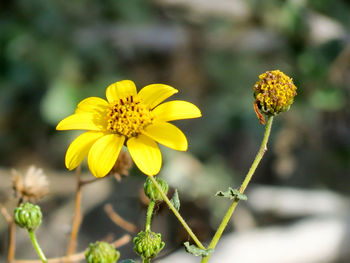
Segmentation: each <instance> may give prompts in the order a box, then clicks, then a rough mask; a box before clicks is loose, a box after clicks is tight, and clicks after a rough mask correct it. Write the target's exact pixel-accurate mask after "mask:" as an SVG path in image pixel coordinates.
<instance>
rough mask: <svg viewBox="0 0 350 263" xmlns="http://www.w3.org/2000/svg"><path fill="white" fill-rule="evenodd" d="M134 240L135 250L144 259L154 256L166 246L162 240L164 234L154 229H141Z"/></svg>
mask: <svg viewBox="0 0 350 263" xmlns="http://www.w3.org/2000/svg"><path fill="white" fill-rule="evenodd" d="M133 242H134V245H135V246H134V251H135V252H136V253H137V254H138V255H139V256H141V257H142V259H151V258H154V257H155V256H157V255H158V253H159V252H160V251H161V250H162V249H163V247H164V246H165V243H164V242H163V241H162V235H161V234H160V233H154V232H152V231H141V232H140V233H138V234H137V236H136V237H135V238H134V240H133Z"/></svg>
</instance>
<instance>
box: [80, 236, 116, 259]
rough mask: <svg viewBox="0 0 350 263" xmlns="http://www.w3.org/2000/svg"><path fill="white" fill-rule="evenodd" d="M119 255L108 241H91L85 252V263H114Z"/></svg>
mask: <svg viewBox="0 0 350 263" xmlns="http://www.w3.org/2000/svg"><path fill="white" fill-rule="evenodd" d="M119 257H120V253H119V251H117V250H115V248H114V246H112V245H111V244H109V243H106V242H101V241H97V242H95V243H94V244H93V243H91V244H90V247H89V248H88V250H87V251H86V253H85V260H86V262H87V263H115V262H117V261H118V259H119Z"/></svg>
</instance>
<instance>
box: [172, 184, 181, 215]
mask: <svg viewBox="0 0 350 263" xmlns="http://www.w3.org/2000/svg"><path fill="white" fill-rule="evenodd" d="M170 202H171V203H172V204H173V206H175V208H176V210H177V211H179V209H180V199H179V193H178V191H177V189H175V193H174V195H173V197H172V198H171V200H170Z"/></svg>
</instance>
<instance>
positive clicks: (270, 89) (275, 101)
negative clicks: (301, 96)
mask: <svg viewBox="0 0 350 263" xmlns="http://www.w3.org/2000/svg"><path fill="white" fill-rule="evenodd" d="M296 90H297V88H296V86H295V85H294V83H293V80H292V79H291V78H290V77H288V76H287V75H286V74H284V73H283V72H281V71H279V70H272V71H267V72H265V73H263V74H261V75H260V76H259V80H258V81H257V82H256V84H255V85H254V97H255V99H256V101H255V103H256V104H257V106H258V108H259V110H261V112H262V113H264V114H266V115H268V116H274V115H276V114H278V113H280V112H283V111H287V110H289V107H290V105H291V104H292V103H293V101H294V97H295V95H296V94H297V92H296Z"/></svg>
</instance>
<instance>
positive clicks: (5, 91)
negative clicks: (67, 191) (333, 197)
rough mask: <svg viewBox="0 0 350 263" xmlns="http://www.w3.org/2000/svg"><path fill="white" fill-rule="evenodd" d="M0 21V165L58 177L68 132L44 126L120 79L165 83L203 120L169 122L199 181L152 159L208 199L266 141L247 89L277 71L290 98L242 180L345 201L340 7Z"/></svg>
mask: <svg viewBox="0 0 350 263" xmlns="http://www.w3.org/2000/svg"><path fill="white" fill-rule="evenodd" d="M0 12H1V17H0V19H1V20H0V145H1V147H0V165H1V167H5V168H10V167H19V166H23V165H29V164H32V163H34V164H36V165H37V166H42V167H44V168H48V169H55V170H61V171H65V167H64V154H65V151H66V148H67V146H68V144H69V142H70V141H71V140H72V139H73V138H74V136H76V133H72V132H57V131H55V126H56V124H57V123H58V121H59V120H61V119H62V118H64V117H65V116H67V115H69V114H71V113H72V112H73V111H74V108H75V106H76V104H77V103H78V102H79V101H80V100H81V99H83V98H85V97H87V96H100V97H104V92H105V89H106V87H107V86H108V85H109V84H111V83H113V82H115V81H119V80H122V79H131V80H133V81H134V82H135V83H136V85H137V87H138V89H140V88H142V87H143V86H145V85H147V84H150V83H165V84H169V85H171V86H173V87H175V88H177V89H178V90H179V91H180V92H179V94H177V95H176V96H174V97H173V98H174V99H175V98H181V99H185V100H188V101H191V102H193V103H195V104H196V105H198V106H199V108H200V109H201V110H202V113H203V117H202V118H201V119H196V120H186V121H180V122H176V125H178V126H179V127H181V129H182V130H183V131H184V132H185V134H186V135H187V137H188V139H189V154H188V155H186V156H187V157H186V158H188V159H190V160H192V162H196V164H197V163H198V165H199V166H201V169H202V170H201V171H205V172H204V175H203V173H202V172H198V169H197V170H196V169H195V168H193V165H192V166H191V167H192V170H191V169H190V171H188V170H187V171H186V170H185V168H183V170H184V171H182V170H180V171H178V170H176V169H178V168H179V167H183V166H181V165H180V166H178V164H179V163H178V162H180V164H183V160H182V159H181V158H179V157H178V156H177V155H176V154H177V153H174V152H173V151H171V150H167V149H165V148H162V151H163V152H164V155H165V165H164V169H163V171H162V174H163V175H164V176H166V177H168V178H169V181H170V182H171V184H173V186H176V187H178V188H180V190H181V189H182V191H183V192H186V191H188V192H187V193H185V194H184V195H185V196H186V195H187V196H190V197H191V196H192V197H193V198H199V197H202V196H211V195H213V193H215V191H216V190H224V189H220V188H219V189H218V187H221V186H222V185H225V183H227V182H229V183H231V184H232V185H233V186H234V185H235V186H237V185H239V183H240V182H241V180H242V178H243V175H244V174H245V172H246V171H247V169H248V167H249V166H250V163H251V161H252V160H253V158H254V155H255V153H256V151H257V149H258V146H259V144H260V141H261V138H262V135H263V131H264V127H263V126H262V125H260V124H259V122H258V119H257V118H256V116H255V113H254V111H253V89H252V87H253V85H254V83H255V82H256V80H257V78H258V75H259V74H261V73H263V72H265V71H267V70H273V69H280V70H281V71H283V72H284V73H286V74H287V75H289V76H290V77H292V78H293V80H294V82H295V84H296V86H297V87H298V90H297V91H298V95H297V97H296V99H295V103H294V104H293V105H292V107H291V110H290V111H289V112H286V113H283V114H281V115H280V116H278V117H277V118H276V119H275V124H274V127H273V132H272V138H271V141H270V144H269V151H268V154H267V155H266V156H265V158H264V160H263V162H262V164H261V166H260V167H259V169H258V171H257V173H256V176H255V178H254V182H255V183H261V184H269V185H276V186H292V187H301V188H308V189H310V188H314V189H330V190H333V191H337V192H339V193H343V194H346V195H347V194H349V192H350V100H349V96H350V32H349V28H350V15H349V14H350V5H349V1H346V0H339V1H332V0H310V1H306V0H304V1H303V0H287V1H279V0H267V1H257V0H249V1H243V0H242V1H238V0H237V1H230V0H217V1H209V0H200V1H199V0H154V1H146V0H119V1H116V0H106V1H93V0H76V1H64V0H50V1H48V0H14V1H2V2H1V4H0ZM174 155H176V156H177V157H176V156H175V157H174ZM171 160H172V161H171ZM174 160H175V161H174ZM186 160H187V159H185V161H186ZM174 167H175V168H174ZM185 167H187V166H185ZM187 168H188V167H187ZM196 172H197V173H200V174H201V176H200V177H195V178H197V179H198V178H199V179H198V180H197V181H196V179H193V178H192V177H191V176H193V173H196ZM137 173H138V171H136V169H135V171H134V172H133V174H137ZM179 174H181V176H180V175H179ZM177 176H178V177H177ZM177 178H181V179H177ZM143 179H144V178H141V179H140V182H141V181H142V180H143ZM1 180H4V179H3V178H1ZM6 180H10V179H9V178H7V179H6ZM186 180H187V181H186ZM189 181H191V184H190V188H193V189H187V188H188V182H189ZM192 182H194V183H193V184H192ZM197 183H198V184H197ZM186 185H187V188H186ZM196 185H197V186H198V187H197V188H198V189H196ZM208 185H209V186H208ZM226 185H227V184H226ZM181 186H182V188H181ZM225 187H226V186H225ZM190 191H192V192H191V193H190Z"/></svg>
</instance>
